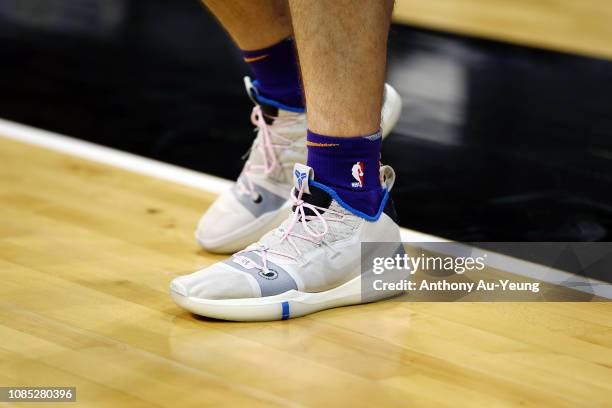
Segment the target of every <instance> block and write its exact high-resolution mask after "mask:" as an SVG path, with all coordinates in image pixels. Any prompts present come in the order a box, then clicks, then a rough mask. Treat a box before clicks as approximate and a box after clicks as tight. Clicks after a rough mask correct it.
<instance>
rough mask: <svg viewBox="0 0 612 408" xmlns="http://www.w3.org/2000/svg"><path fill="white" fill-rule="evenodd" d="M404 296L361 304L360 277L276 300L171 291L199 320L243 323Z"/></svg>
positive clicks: (372, 298)
mask: <svg viewBox="0 0 612 408" xmlns="http://www.w3.org/2000/svg"><path fill="white" fill-rule="evenodd" d="M402 293H403V292H401V291H398V292H389V291H386V292H380V293H376V294H375V295H374V296H372V295H370V296H368V300H367V301H362V288H361V276H357V277H356V278H353V279H352V280H350V281H348V282H346V283H344V284H342V285H340V286H338V287H336V288H333V289H330V290H326V291H324V292H316V293H308V292H300V291H297V290H290V291H287V292H285V293H281V294H279V295H275V296H268V297H260V298H247V299H201V298H195V297H188V296H183V295H181V294H180V293H178V292H176V291H174V290H172V288H171V289H170V296H171V297H172V299H173V300H174V302H175V303H176V304H177V305H179V306H180V307H182V308H184V309H187V310H188V311H190V312H192V313H195V314H197V315H200V316H205V317H212V318H215V319H221V320H231V321H240V322H249V321H270V320H287V319H290V318H295V317H301V316H305V315H307V314H311V313H315V312H319V311H321V310H325V309H331V308H335V307H341V306H349V305H357V304H360V303H371V302H375V301H379V300H383V299H387V298H391V297H394V296H398V295H400V294H402Z"/></svg>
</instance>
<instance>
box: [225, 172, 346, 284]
mask: <svg viewBox="0 0 612 408" xmlns="http://www.w3.org/2000/svg"><path fill="white" fill-rule="evenodd" d="M304 185H305V184H302V187H301V188H300V190H299V192H298V194H297V196H296V195H295V188H294V189H293V190H292V192H291V197H292V198H293V207H294V208H295V209H294V210H293V214H292V217H291V221H290V222H289V225H288V226H287V229H286V231H285V232H284V233H283V235H282V237H281V238H280V242H282V241H284V240H287V242H288V243H289V244H290V245H291V246H292V248H293V249H294V250H295V252H296V254H297V256H294V255H291V254H287V253H285V252H281V251H277V250H274V249H272V248H270V247H269V246H267V245H265V244H262V243H259V242H258V243H255V244H253V245H250V246H248V247H247V248H245V249H243V250H242V251H239V252H236V253H235V254H234V255H233V256H239V255H240V254H242V253H246V252H255V253H257V254H258V255H259V256H260V257H261V260H262V265H259V264H255V266H256V267H257V268H258V269H260V270H262V271H264V272H267V271H268V254H270V255H278V256H282V257H285V258H289V259H292V260H295V261H297V260H298V258H299V257H301V256H302V251H300V249H299V248H298V247H297V245H296V244H295V242H294V241H293V238H297V239H302V240H306V241H309V242H312V243H313V244H315V245H321V244H326V243H325V241H324V237H325V235H326V234H327V233H328V232H329V225H328V222H342V221H344V218H345V214H343V213H341V212H338V211H334V210H330V209H329V208H323V207H318V206H316V205H313V204H310V203H307V202H305V201H304V200H303V199H302V195H303V194H304ZM307 209H309V210H311V211H312V212H313V213H314V214H315V215H306V211H305V210H307ZM321 211H323V212H324V213H323V214H322V213H321ZM311 220H319V221H320V222H321V225H322V230H321V231H317V230H315V229H314V228H311V227H310V226H309V225H308V221H311ZM298 223H301V224H302V227H303V229H304V231H305V232H306V234H307V235H305V234H299V233H297V232H295V231H293V229H294V228H295V226H296V225H298ZM328 248H330V249H332V251H334V252H337V251H336V250H334V249H333V248H332V247H331V246H328ZM251 261H252V260H251Z"/></svg>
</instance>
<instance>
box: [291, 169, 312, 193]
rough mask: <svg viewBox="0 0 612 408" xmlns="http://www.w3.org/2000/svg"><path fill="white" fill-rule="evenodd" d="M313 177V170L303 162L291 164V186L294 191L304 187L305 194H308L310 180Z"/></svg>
mask: <svg viewBox="0 0 612 408" xmlns="http://www.w3.org/2000/svg"><path fill="white" fill-rule="evenodd" d="M313 178H314V170H313V169H312V167H308V166H306V165H305V164H300V163H295V165H294V166H293V187H295V190H296V191H300V190H301V189H302V187H303V188H304V193H305V194H310V180H312V179H313Z"/></svg>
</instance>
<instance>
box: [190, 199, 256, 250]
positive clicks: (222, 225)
mask: <svg viewBox="0 0 612 408" xmlns="http://www.w3.org/2000/svg"><path fill="white" fill-rule="evenodd" d="M254 218H255V217H254V216H253V215H252V214H251V213H249V212H248V211H247V210H246V209H245V208H244V207H242V206H241V205H240V203H238V202H237V200H236V199H235V198H233V197H232V196H228V195H223V196H221V197H219V198H218V199H217V200H216V201H215V202H214V203H213V205H211V206H210V207H209V208H208V210H207V211H206V213H205V214H204V215H203V216H202V218H200V221H199V222H198V227H197V230H196V234H197V237H198V239H200V240H201V241H204V242H214V241H218V240H222V239H224V238H225V237H228V236H230V235H231V234H232V233H234V232H236V230H238V229H239V228H240V227H242V226H244V225H245V224H248V223H249V222H252V221H253V220H254Z"/></svg>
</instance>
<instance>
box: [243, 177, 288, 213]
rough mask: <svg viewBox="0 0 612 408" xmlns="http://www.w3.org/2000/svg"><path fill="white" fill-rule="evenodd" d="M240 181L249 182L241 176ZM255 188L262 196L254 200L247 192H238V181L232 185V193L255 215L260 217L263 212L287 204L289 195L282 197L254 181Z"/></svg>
mask: <svg viewBox="0 0 612 408" xmlns="http://www.w3.org/2000/svg"><path fill="white" fill-rule="evenodd" d="M238 181H239V182H241V183H244V184H245V185H247V182H246V181H245V180H244V179H243V178H242V176H240V178H239V179H238ZM253 188H254V190H255V192H256V193H257V194H258V195H259V197H260V198H261V199H260V200H258V201H257V202H256V201H253V198H252V197H251V196H249V195H247V194H240V193H239V192H238V183H236V184H234V186H233V187H232V193H234V196H235V197H236V199H237V200H238V201H239V202H240V204H242V205H243V206H244V207H245V208H246V209H247V210H249V212H250V213H251V214H253V215H254V216H255V217H259V216H261V215H262V214H265V213H268V212H270V211H275V210H278V209H279V208H281V207H282V206H283V204H285V202H286V201H287V199H288V198H287V197H281V196H279V195H277V194H274V193H272V192H271V191H268V190H266V189H265V188H263V187H261V186H259V185H257V184H255V183H253Z"/></svg>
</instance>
